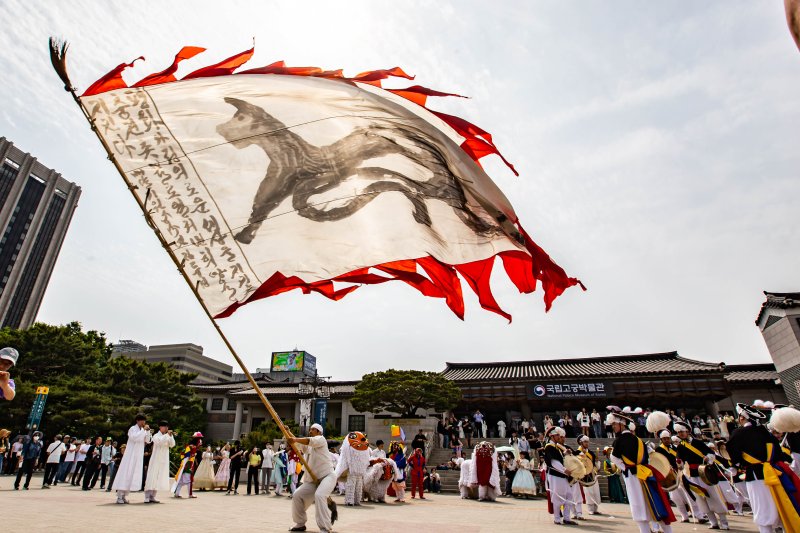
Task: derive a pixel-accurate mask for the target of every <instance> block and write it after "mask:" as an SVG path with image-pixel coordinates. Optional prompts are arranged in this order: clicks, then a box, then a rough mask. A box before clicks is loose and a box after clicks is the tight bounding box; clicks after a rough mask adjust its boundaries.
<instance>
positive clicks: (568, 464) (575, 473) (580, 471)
mask: <svg viewBox="0 0 800 533" xmlns="http://www.w3.org/2000/svg"><path fill="white" fill-rule="evenodd" d="M564 469H565V470H566V471H567V472H569V474H568V475H569V484H570V485H574V484H575V483H577V482H578V480H579V479H580V478H582V477H584V476H585V475H586V468H585V467H584V466H583V463H582V462H581V460H580V459H578V458H577V457H575V456H574V455H566V456H564Z"/></svg>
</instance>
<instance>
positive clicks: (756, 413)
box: [736, 403, 767, 422]
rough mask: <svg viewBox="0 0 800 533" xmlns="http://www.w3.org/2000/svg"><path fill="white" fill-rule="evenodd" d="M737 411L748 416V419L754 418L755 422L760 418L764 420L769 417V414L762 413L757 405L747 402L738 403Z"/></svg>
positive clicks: (745, 416)
mask: <svg viewBox="0 0 800 533" xmlns="http://www.w3.org/2000/svg"><path fill="white" fill-rule="evenodd" d="M736 411H738V413H739V416H742V417H744V418H746V419H748V420H752V421H754V422H757V421H759V420H763V419H765V418H767V415H765V414H764V413H762V412H761V411H760V410H758V409H757V408H755V407H753V406H751V405H748V404H746V403H737V404H736Z"/></svg>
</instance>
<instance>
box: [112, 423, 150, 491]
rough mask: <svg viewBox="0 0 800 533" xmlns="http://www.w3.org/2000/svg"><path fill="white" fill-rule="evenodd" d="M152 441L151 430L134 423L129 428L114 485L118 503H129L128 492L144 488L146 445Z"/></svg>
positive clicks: (113, 488)
mask: <svg viewBox="0 0 800 533" xmlns="http://www.w3.org/2000/svg"><path fill="white" fill-rule="evenodd" d="M148 442H150V431H149V430H147V429H144V428H143V427H139V425H138V424H134V425H133V426H131V427H130V429H128V442H127V444H126V446H125V454H124V455H123V456H122V460H121V461H120V462H119V466H118V467H117V471H116V475H115V477H114V485H113V486H112V487H111V490H115V491H117V503H128V494H129V493H131V492H137V491H140V490H142V477H144V476H143V475H142V474H143V472H144V445H145V444H147V443H148Z"/></svg>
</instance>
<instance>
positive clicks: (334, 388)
mask: <svg viewBox="0 0 800 533" xmlns="http://www.w3.org/2000/svg"><path fill="white" fill-rule="evenodd" d="M357 383H358V382H357V381H336V382H328V383H327V385H328V387H329V388H330V391H331V396H347V395H352V394H353V393H354V392H355V390H356V384H357ZM261 392H263V393H264V395H265V396H266V397H267V398H271V397H274V396H283V397H286V396H299V394H298V391H297V383H287V384H285V385H284V384H270V385H262V386H261ZM228 396H230V397H232V398H246V397H256V392H255V390H253V387H251V386H250V384H249V383H247V384H245V387H244V388H242V389H241V390H234V391H231V392H229V393H228Z"/></svg>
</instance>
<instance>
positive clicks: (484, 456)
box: [469, 441, 500, 502]
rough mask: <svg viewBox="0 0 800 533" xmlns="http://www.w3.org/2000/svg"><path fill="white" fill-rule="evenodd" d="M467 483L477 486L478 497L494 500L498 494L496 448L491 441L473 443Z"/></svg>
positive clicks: (498, 471) (498, 477) (498, 479)
mask: <svg viewBox="0 0 800 533" xmlns="http://www.w3.org/2000/svg"><path fill="white" fill-rule="evenodd" d="M469 484H470V485H472V486H473V487H474V486H476V485H477V487H478V499H479V500H481V501H485V500H488V501H492V502H493V501H495V500H496V499H497V497H498V496H499V495H500V468H499V467H498V466H497V450H495V447H494V445H493V444H492V443H491V442H486V441H482V442H479V443H478V444H477V445H475V450H474V452H473V454H472V468H471V469H470V477H469Z"/></svg>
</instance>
